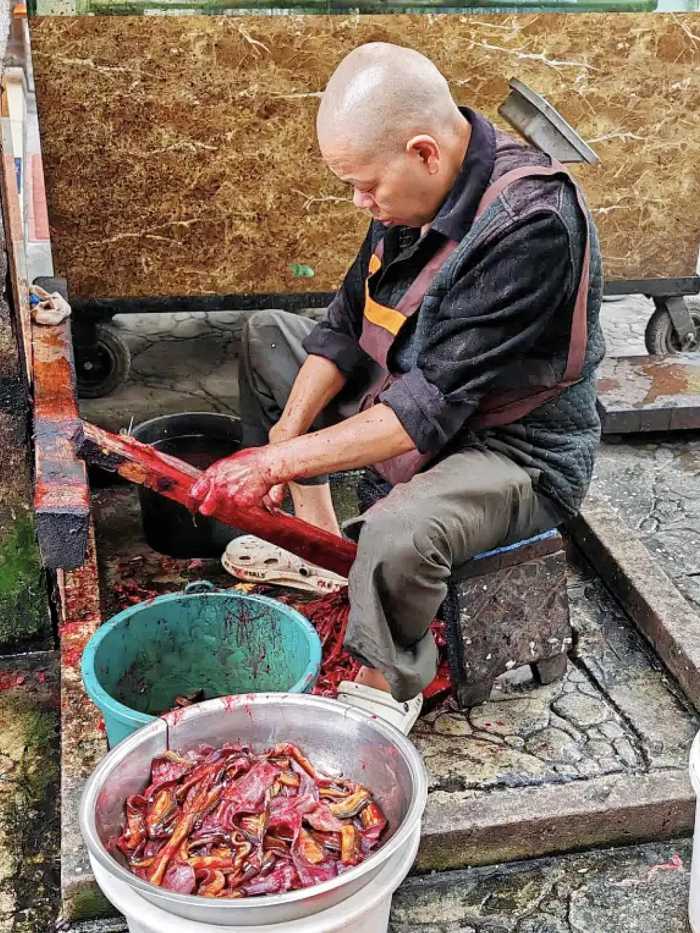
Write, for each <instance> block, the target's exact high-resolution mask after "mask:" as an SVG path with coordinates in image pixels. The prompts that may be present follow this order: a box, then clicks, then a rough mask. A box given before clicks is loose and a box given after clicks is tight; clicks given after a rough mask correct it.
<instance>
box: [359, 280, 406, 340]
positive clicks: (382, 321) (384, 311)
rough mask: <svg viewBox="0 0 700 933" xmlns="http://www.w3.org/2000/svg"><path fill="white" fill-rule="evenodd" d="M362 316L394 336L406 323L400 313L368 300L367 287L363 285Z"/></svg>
mask: <svg viewBox="0 0 700 933" xmlns="http://www.w3.org/2000/svg"><path fill="white" fill-rule="evenodd" d="M364 315H365V317H366V318H367V320H368V321H371V323H372V324H376V325H377V326H378V327H383V328H384V330H388V331H389V333H390V334H393V335H394V336H396V334H398V332H399V331H400V330H401V328H402V327H403V325H404V323H405V321H406V318H405V317H404V316H403V314H401V312H400V311H396V310H395V309H394V308H387V307H385V306H384V305H380V304H379V303H378V302H376V301H374V299H373V298H370V296H369V290H368V289H367V285H365V310H364Z"/></svg>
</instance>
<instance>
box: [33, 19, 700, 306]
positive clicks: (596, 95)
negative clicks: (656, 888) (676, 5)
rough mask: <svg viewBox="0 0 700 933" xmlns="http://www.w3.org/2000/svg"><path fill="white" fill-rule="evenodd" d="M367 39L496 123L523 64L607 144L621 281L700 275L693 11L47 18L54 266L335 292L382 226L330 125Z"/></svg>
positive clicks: (226, 285) (597, 193) (106, 280)
mask: <svg viewBox="0 0 700 933" xmlns="http://www.w3.org/2000/svg"><path fill="white" fill-rule="evenodd" d="M369 40H387V41H392V42H397V43H400V44H403V45H410V46H413V47H414V48H417V49H419V50H420V51H422V52H424V53H425V54H427V55H429V56H430V57H431V58H432V59H433V60H434V61H435V62H436V64H437V65H438V66H439V67H440V68H441V70H442V71H443V73H444V74H445V75H446V76H447V77H448V79H449V80H450V82H451V85H452V88H453V90H454V94H455V97H456V98H457V100H458V101H459V102H460V103H465V104H469V105H471V106H475V107H476V108H478V109H480V110H482V111H483V112H484V113H486V114H487V115H488V116H489V117H490V118H492V119H496V108H497V107H498V105H499V104H500V103H501V102H502V101H503V100H504V98H505V96H506V94H507V88H508V79H509V78H510V77H518V78H520V79H521V80H523V81H525V82H526V83H527V84H529V85H530V86H531V87H533V88H534V89H536V90H538V91H539V92H540V93H542V94H544V95H545V96H546V97H547V98H548V99H549V100H550V102H551V103H552V104H553V105H554V106H555V107H557V108H558V109H559V110H560V112H561V113H562V114H563V115H564V117H565V118H566V119H567V120H569V122H570V123H572V124H573V126H574V127H575V128H576V129H577V130H578V131H579V132H580V133H581V135H582V136H583V138H584V139H585V140H586V141H587V142H589V143H590V144H591V145H592V146H593V148H594V149H596V150H597V152H598V153H599V155H600V156H601V159H602V163H601V164H600V165H599V166H581V167H578V168H577V170H576V171H577V174H578V175H579V177H580V179H581V180H582V182H583V185H584V188H585V190H586V192H587V194H588V197H589V201H590V203H591V205H592V207H593V209H594V211H595V217H596V220H597V222H598V224H599V228H600V231H601V234H602V240H603V246H604V255H605V266H606V273H607V276H608V278H610V279H619V278H639V277H657V276H658V277H665V276H676V275H678V276H682V275H692V274H693V273H694V271H695V266H696V260H697V253H698V245H699V244H700V169H699V168H698V166H699V165H700V67H699V65H700V26H699V24H698V19H697V17H693V16H692V15H676V14H669V15H664V14H638V15H637V14H635V15H621V14H608V15H605V14H591V15H588V14H586V15H584V14H576V15H572V14H563V15H551V14H546V15H545V14H541V15H540V14H531V15H528V14H521V15H518V16H504V15H486V14H484V15H482V16H459V15H450V16H434V15H423V16H417V15H413V16H407V15H399V16H362V17H359V16H348V17H343V16H335V17H323V16H274V17H208V16H188V17H167V16H163V17H147V18H142V17H111V16H109V17H82V18H79V17H77V18H64V17H55V18H54V17H49V18H39V19H34V20H32V42H33V49H34V66H35V73H36V83H37V94H38V102H39V114H40V123H41V130H42V144H43V152H44V164H45V172H46V187H47V195H48V202H49V216H50V220H51V237H52V244H53V250H54V259H55V265H56V271H57V273H58V274H60V275H65V276H66V277H67V278H68V281H69V283H70V289H71V292H72V293H73V294H80V295H83V296H138V295H156V294H162V295H168V294H201V293H205V292H219V293H224V292H268V291H269V292H278V291H308V290H318V291H327V290H331V289H333V288H334V287H335V286H336V285H337V284H338V282H339V280H340V279H341V277H342V275H343V272H344V270H345V269H346V267H347V265H348V263H349V262H350V261H351V259H352V258H353V256H354V254H355V251H356V249H357V246H358V244H359V242H360V240H361V238H362V236H363V233H364V230H365V228H366V218H365V217H364V216H363V215H361V214H360V212H358V211H357V210H355V209H354V208H353V206H352V204H351V203H350V201H349V192H348V190H347V189H346V188H344V187H343V186H342V185H341V184H340V183H339V182H337V181H336V180H335V179H334V178H333V177H332V176H331V175H330V173H329V172H328V171H327V170H325V168H324V167H323V165H322V163H321V161H320V158H319V155H318V152H317V149H316V142H315V136H314V117H315V112H316V108H317V105H318V97H319V93H320V92H321V91H322V89H323V87H324V85H325V82H326V80H327V78H328V76H329V75H330V73H331V72H332V70H333V68H334V67H335V65H336V64H337V62H338V61H339V60H340V58H341V57H342V56H343V55H344V54H345V53H346V52H348V51H349V50H350V49H351V48H353V47H354V46H356V45H358V44H360V43H362V42H366V41H369ZM291 263H303V264H307V265H309V266H311V267H312V268H313V269H314V270H315V277H314V278H295V277H294V276H293V274H292V271H291V269H290V264H291Z"/></svg>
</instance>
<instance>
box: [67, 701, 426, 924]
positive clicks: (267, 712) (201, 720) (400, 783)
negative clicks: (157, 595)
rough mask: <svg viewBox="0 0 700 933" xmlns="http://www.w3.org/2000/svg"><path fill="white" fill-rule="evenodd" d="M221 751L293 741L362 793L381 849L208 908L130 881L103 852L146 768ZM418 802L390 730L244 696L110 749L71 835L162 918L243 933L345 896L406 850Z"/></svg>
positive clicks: (418, 780) (405, 747) (406, 748)
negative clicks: (291, 887)
mask: <svg viewBox="0 0 700 933" xmlns="http://www.w3.org/2000/svg"><path fill="white" fill-rule="evenodd" d="M223 742H243V743H246V744H248V745H251V746H252V747H253V748H254V749H255V750H256V751H262V750H264V749H265V748H267V747H269V746H270V745H274V744H275V743H277V742H293V743H294V744H296V745H298V746H299V747H300V748H301V749H302V750H303V751H304V752H305V753H306V754H307V755H308V756H309V758H310V759H311V761H312V762H313V763H314V765H315V766H316V767H317V768H318V769H319V770H320V771H325V772H326V773H327V774H331V775H332V774H340V773H342V774H343V775H345V776H346V777H349V778H352V779H353V780H356V781H360V782H362V783H363V784H366V785H367V786H368V787H369V788H370V789H371V790H372V792H373V793H374V795H375V797H376V799H377V801H378V802H379V804H380V806H381V807H382V809H383V810H384V813H385V814H386V816H387V819H388V821H389V826H388V829H387V834H386V836H385V838H384V843H383V845H382V846H381V848H379V849H378V850H377V851H376V852H375V853H373V854H372V855H371V856H370V858H368V859H367V861H365V862H363V863H362V864H360V865H357V866H356V867H355V868H352V869H350V870H349V871H347V872H345V873H344V874H342V875H340V876H339V877H337V878H333V879H331V880H330V881H326V882H324V883H323V884H320V885H316V886H315V887H313V888H308V889H305V890H302V891H290V892H288V893H287V894H276V895H269V896H266V897H256V898H244V899H237V900H216V899H210V898H205V897H196V896H192V895H184V894H177V893H175V892H172V891H165V890H163V889H161V888H159V887H156V886H155V885H152V884H150V883H148V882H146V881H142V880H141V879H140V878H137V877H136V876H135V875H133V874H131V872H130V871H128V869H127V868H126V867H125V864H124V863H122V862H120V861H118V860H117V858H115V857H113V856H112V855H111V854H110V853H109V852H108V851H107V848H106V844H107V842H108V840H109V839H110V838H111V837H113V836H116V835H118V834H119V831H120V827H121V822H122V819H123V813H124V810H123V807H124V801H125V799H126V797H128V796H129V795H130V794H135V793H140V792H141V791H142V790H143V788H144V787H145V786H146V784H147V783H148V779H149V770H150V763H151V759H152V758H154V757H155V756H156V755H159V754H162V752H163V751H165V750H166V749H169V748H170V749H176V750H178V751H187V750H188V749H191V748H195V747H196V746H197V745H199V744H200V743H207V744H211V745H220V744H222V743H223ZM426 796H427V781H426V775H425V769H424V767H423V763H422V761H421V758H420V755H419V754H418V752H417V750H416V749H415V747H414V746H413V745H412V744H411V742H410V741H409V740H408V739H406V738H405V737H404V736H403V735H401V734H400V733H399V732H398V731H397V730H396V729H394V728H393V727H392V726H389V725H387V724H386V723H384V722H382V721H381V720H379V719H376V718H374V717H372V716H369V715H367V714H366V713H364V712H361V711H359V710H354V709H351V708H349V707H347V706H345V705H343V704H340V703H337V702H336V701H335V700H327V699H324V698H322V697H314V696H307V695H303V694H296V695H295V694H279V693H260V694H246V695H243V696H236V697H223V698H219V699H216V700H209V701H207V702H206V703H200V704H197V705H196V706H191V707H188V708H186V709H184V710H177V711H176V712H174V713H168V714H167V715H166V716H163V717H161V718H160V719H157V720H156V721H155V722H153V723H151V724H150V725H148V726H145V727H144V728H142V729H140V730H139V731H138V732H136V733H134V735H132V736H130V737H129V738H127V739H125V740H124V741H123V742H121V743H120V744H119V745H117V746H116V747H115V748H114V749H113V750H112V751H111V752H109V754H108V755H106V756H105V758H104V759H103V760H102V761H101V762H100V764H99V765H98V767H97V768H96V769H95V771H94V773H93V774H92V776H91V777H90V779H89V780H88V782H87V784H86V787H85V790H84V792H83V797H82V801H81V805H80V829H81V832H82V834H83V838H84V839H85V842H86V843H87V846H88V848H89V850H90V853H91V855H92V856H93V858H95V859H96V860H97V861H98V862H99V864H100V865H101V866H102V867H103V868H105V869H106V870H107V871H108V872H109V873H110V874H111V875H113V876H114V877H115V878H118V879H119V880H121V881H124V882H126V883H127V884H129V885H130V886H131V887H132V888H133V889H134V890H135V891H137V892H138V893H139V894H140V895H141V896H142V897H145V898H146V899H147V900H149V901H151V902H152V903H154V904H156V905H157V906H158V907H160V908H162V909H163V910H166V911H169V912H170V913H172V914H176V915H177V916H180V917H185V918H187V919H189V920H196V921H199V922H203V923H211V924H220V925H224V926H253V925H256V924H260V925H263V924H266V923H267V924H272V923H283V922H285V921H291V920H295V919H298V918H300V917H305V916H311V915H312V914H314V913H317V912H318V911H320V910H323V909H325V908H327V907H330V906H331V905H333V904H337V903H339V902H340V901H342V900H343V899H344V898H346V897H349V896H350V895H351V894H354V893H355V892H356V891H357V890H358V889H359V888H361V887H362V886H363V885H364V884H367V882H368V881H369V880H370V879H371V878H373V877H374V876H375V875H376V874H377V872H378V871H379V870H380V869H381V867H382V866H383V865H384V864H385V863H386V862H387V860H388V859H390V858H391V857H392V856H394V855H397V854H398V853H399V852H400V851H401V849H402V848H403V847H404V846H405V845H406V844H407V843H408V841H409V839H410V837H411V836H412V834H413V833H414V832H415V829H416V826H418V825H419V824H420V820H421V817H422V814H423V810H424V808H425V802H426Z"/></svg>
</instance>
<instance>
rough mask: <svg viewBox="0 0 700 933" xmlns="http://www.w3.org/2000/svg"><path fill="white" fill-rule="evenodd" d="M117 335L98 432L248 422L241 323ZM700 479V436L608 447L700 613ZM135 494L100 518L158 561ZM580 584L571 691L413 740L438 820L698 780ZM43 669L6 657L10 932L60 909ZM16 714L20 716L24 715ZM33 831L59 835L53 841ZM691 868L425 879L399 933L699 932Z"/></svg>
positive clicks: (638, 658) (220, 318)
mask: <svg viewBox="0 0 700 933" xmlns="http://www.w3.org/2000/svg"><path fill="white" fill-rule="evenodd" d="M651 311H652V307H651V304H650V302H648V301H647V300H646V299H644V298H638V297H632V298H626V299H624V300H623V301H616V302H610V303H606V304H605V305H604V308H603V322H604V327H605V332H606V339H607V342H608V351H609V353H610V354H612V355H626V354H635V353H644V343H643V331H644V326H645V324H646V321H647V319H648V317H649V315H650V314H651ZM116 323H117V325H118V326H120V327H121V328H123V330H124V332H125V335H126V336H127V339H128V340H129V342H130V344H131V346H132V350H133V353H134V366H133V369H132V374H131V376H130V379H129V381H128V383H127V384H125V385H124V386H123V387H122V388H120V389H119V390H118V391H117V392H115V393H114V394H113V395H112V396H110V397H109V398H106V399H101V400H94V401H88V400H84V401H83V403H82V406H81V408H82V413H83V415H84V416H85V417H87V418H90V419H92V420H94V421H96V422H98V423H100V424H104V425H106V426H108V427H112V428H117V427H122V426H128V424H129V422H130V421H131V419H132V418H133V420H134V422H138V421H140V420H144V419H146V418H148V417H152V416H154V415H157V414H161V413H163V412H166V411H182V410H183V409H185V408H192V409H196V410H220V411H230V412H235V411H237V394H236V374H237V341H238V335H239V333H240V325H241V320H240V315H238V314H234V313H233V312H231V313H229V314H228V315H227V314H220V315H216V316H211V318H210V319H209V318H207V317H206V316H195V315H171V316H168V315H161V316H159V317H155V316H144V317H142V318H139V317H130V318H128V319H122V320H121V321H117V322H116ZM699 478H700V439H699V438H698V437H697V435H696V434H687V435H683V436H681V437H671V436H669V437H666V438H659V439H654V438H643V439H642V440H641V441H627V442H625V443H624V444H620V445H615V446H611V445H607V444H604V445H603V447H602V449H601V454H600V457H599V461H598V467H597V474H596V491H597V492H598V493H600V491H601V490H603V491H605V492H606V493H607V494H609V495H611V496H612V497H613V499H614V504H615V505H616V507H618V508H619V509H620V513H621V515H622V517H623V519H624V520H625V521H627V522H628V523H629V524H630V526H631V527H634V528H635V529H636V530H637V531H638V532H639V533H640V534H642V535H643V536H644V538H645V541H646V542H647V544H648V546H649V547H651V548H652V553H653V554H654V555H655V557H657V558H658V560H659V561H660V563H661V565H662V566H663V567H664V568H665V569H666V570H667V572H668V573H670V574H671V576H672V577H673V579H674V580H675V581H676V583H677V586H678V588H679V590H680V591H681V592H682V593H683V594H684V595H685V596H686V598H688V599H689V600H690V601H692V602H693V603H696V599H697V598H698V597H697V593H696V590H695V586H696V572H697V570H698V569H699V568H698V567H696V562H695V560H694V554H695V551H694V550H693V549H692V548H689V547H688V546H687V544H688V541H691V540H692V541H694V536H695V535H696V534H697V533H698V532H697V528H698V517H699V516H698V514H697V505H696V503H697V502H698V501H700V489H698V490H696V489H695V486H696V485H697V483H698V482H699V481H700V479H699ZM134 496H135V493H134V491H133V490H131V489H127V488H123V489H122V490H120V491H119V494H118V495H117V496H116V497H108V496H106V495H101V494H98V495H97V500H98V512H99V511H100V509H101V508H102V506H100V505H99V503H100V502H101V501H103V502H105V503H107V504H106V505H105V506H104V507H105V508H107V509H108V511H109V510H110V509H111V510H112V516H113V517H114V516H115V515H119V516H120V520H121V521H122V523H124V536H123V537H122V538H121V541H122V542H126V541H130V542H131V544H129V547H131V548H133V547H136V549H137V551H139V552H140V553H142V554H144V555H145V560H146V561H150V560H152V561H154V562H157V557H156V556H154V555H153V552H148V549H147V548H146V546H145V545H144V544H143V543H142V542H140V543H139V541H138V538H134V532H133V523H134V521H135V520H136V517H137V513H136V511H135V500H134ZM129 516H131V517H129ZM130 522H131V524H129V523H130ZM127 526H128V527H127ZM129 528H131V531H129ZM127 550H128V548H127ZM134 553H136V552H134ZM149 554H150V555H151V556H149ZM119 556H120V554H119V549H117V550H115V553H114V555H113V556H112V557H111V558H110V557H109V555H108V554H106V553H105V552H104V551H103V558H104V559H105V560H107V561H108V562H109V561H110V560H111V561H112V570H113V571H114V567H115V566H116V563H117V562H118V558H119ZM121 556H122V557H129V556H133V555H130V554H127V553H126V552H125V553H124V554H121ZM154 572H157V567H156V566H155V563H154ZM200 575H201V571H200ZM570 583H571V587H570V599H571V605H572V617H573V622H574V627H575V629H576V631H577V636H578V638H577V647H576V652H575V654H574V657H573V659H572V664H571V666H570V669H569V672H568V674H567V677H566V679H565V680H564V681H563V682H561V683H560V684H556V685H553V686H550V687H544V688H541V687H540V688H537V687H534V685H532V684H531V683H528V682H527V680H525V681H523V682H520V683H518V682H517V679H514V682H513V683H511V684H510V685H506V687H505V689H501V690H500V691H496V692H495V695H494V696H493V697H492V700H491V702H490V703H489V704H487V705H485V706H482V707H478V708H476V709H474V710H472V711H470V712H468V713H464V712H459V711H457V710H456V709H454V708H452V707H451V706H450V704H449V703H448V704H447V705H445V706H444V707H442V708H441V709H439V710H436V711H435V712H434V713H431V714H429V715H428V716H427V717H425V718H424V720H423V721H422V722H421V724H420V726H419V727H418V728H417V730H416V733H415V740H416V743H417V744H418V746H419V747H420V748H421V749H422V750H423V752H424V754H425V757H426V764H427V766H428V768H429V772H430V780H431V787H432V791H433V794H432V799H433V801H434V809H436V811H441V813H442V815H444V813H445V812H454V813H455V815H456V816H457V815H458V814H459V812H460V810H461V809H462V808H464V807H466V806H468V805H470V804H471V803H472V802H475V803H477V804H478V801H479V800H484V801H486V802H487V801H489V800H490V799H492V796H493V795H494V794H499V793H503V792H504V791H506V792H508V793H514V790H513V789H514V788H515V789H516V790H517V788H518V787H521V788H525V789H527V788H528V787H529V788H531V789H536V788H537V787H539V786H540V785H542V784H547V783H549V784H554V785H557V784H558V783H560V782H572V781H573V782H575V785H576V784H579V785H581V786H583V785H585V784H586V783H588V782H593V783H591V784H590V786H591V787H593V786H594V785H595V783H596V782H597V781H601V780H602V781H607V780H617V779H618V778H625V777H626V776H635V775H640V774H646V773H653V772H654V770H655V769H658V773H659V774H660V775H663V774H668V775H669V779H670V777H671V775H672V774H677V773H680V772H681V771H683V770H684V769H685V762H686V760H687V752H688V745H689V742H690V740H691V738H692V736H693V735H694V733H695V731H696V729H697V720H696V717H695V715H694V713H693V712H692V711H691V710H690V709H689V708H688V705H687V703H685V701H684V700H683V698H682V696H681V695H680V694H679V692H678V690H677V688H676V687H675V686H674V684H673V683H672V681H671V680H670V679H669V678H668V676H667V675H666V673H665V672H664V670H663V669H662V667H661V666H660V665H659V664H658V662H657V661H656V659H655V658H654V656H653V654H652V653H651V651H650V650H649V648H648V646H647V645H646V643H645V642H644V641H643V640H642V639H641V637H640V636H639V635H638V633H637V632H636V631H635V630H634V627H633V626H631V625H630V623H629V622H627V620H626V619H625V618H624V616H623V615H622V613H621V612H620V611H619V609H618V608H617V607H616V606H615V604H614V602H613V601H612V600H611V597H610V595H609V594H608V593H607V592H606V590H605V588H604V587H603V586H602V585H601V584H600V582H599V581H598V580H597V579H596V578H595V575H594V574H591V572H590V570H588V569H587V568H586V567H585V566H584V565H582V564H572V568H571V580H570ZM49 660H50V659H49ZM23 664H24V665H25V666H24V667H23V666H22V665H23ZM33 665H34V666H33V667H31V670H30V673H29V674H27V671H26V669H25V668H26V663H25V662H15V661H12V660H7V659H6V663H5V667H4V668H3V670H0V687H3V689H1V690H0V722H6V723H14V724H15V726H16V728H15V731H13V729H11V728H3V729H2V730H1V731H0V813H1V814H2V819H1V820H0V828H1V831H0V843H1V844H0V850H1V851H2V853H3V856H2V858H0V933H48V931H49V930H51V929H52V921H53V919H55V917H56V913H57V909H58V908H57V899H56V893H57V892H56V888H55V881H56V875H55V872H56V858H57V849H56V843H57V837H56V826H57V823H56V805H55V800H56V796H55V790H54V789H55V786H56V783H55V781H56V778H55V773H52V771H51V762H52V761H55V760H56V735H55V716H56V706H55V703H56V698H55V693H52V692H51V690H48V688H45V687H44V685H45V684H46V677H47V676H49V675H47V673H46V672H47V671H48V672H49V674H50V671H51V669H52V668H51V665H50V663H48V662H47V660H46V658H44V657H43V656H42V658H40V659H39V660H38V661H35V662H33ZM17 674H19V676H20V680H17V676H16V675H17ZM37 674H39V675H40V676H39V677H38V679H37ZM3 676H4V677H5V679H4V680H3ZM13 678H14V679H13ZM49 681H50V676H49ZM52 698H53V699H52ZM18 704H19V706H18ZM52 704H53V705H52ZM20 707H21V709H22V710H24V712H23V713H22V714H21V715H18V714H17V710H18V709H19V708H20ZM52 717H53V718H52ZM52 723H53V724H54V725H52ZM37 724H39V725H41V728H39V727H38V725H37ZM17 729H19V730H20V732H21V734H20V733H17V731H16V730H17ZM37 773H39V774H44V775H45V780H43V781H41V782H39V785H38V786H37V785H32V784H31V783H30V784H27V783H26V779H25V776H26V775H27V774H33V775H36V774H37ZM27 788H29V790H27ZM32 788H33V789H32ZM18 795H19V796H18ZM18 814H20V815H21V818H20V816H18ZM611 818H612V814H611ZM41 821H43V822H41ZM37 826H44V827H46V829H45V833H44V836H43V837H42V838H41V839H39V837H37V835H36V830H37ZM689 866H690V843H689V841H688V840H673V841H671V842H659V843H653V844H648V845H640V846H631V847H629V848H624V849H620V848H616V849H611V850H605V849H599V850H593V851H591V852H587V853H584V854H581V855H571V856H564V857H561V858H546V859H531V860H529V861H525V862H517V861H516V862H509V863H507V864H501V865H494V866H489V867H486V868H474V869H466V870H459V871H443V872H436V873H433V874H428V875H425V876H422V877H412V878H410V879H408V880H407V881H406V882H405V883H404V885H403V886H402V887H401V889H400V890H399V892H398V894H397V896H396V898H395V901H394V906H393V911H392V920H391V931H392V933H404V931H405V933H413V931H415V933H628V931H629V933H638V931H639V933H642V931H644V933H648V931H652V930H653V931H654V933H689V930H690V928H689V926H688V923H687V920H686V912H685V904H686V900H687V894H688V886H689ZM52 885H53V887H52ZM60 929H61V930H62V931H64V930H65V931H67V930H71V931H74V933H92V931H94V933H121V931H124V930H125V929H126V928H125V926H124V924H123V923H121V922H120V921H96V922H94V923H82V924H73V925H69V924H65V923H63V924H61V925H60Z"/></svg>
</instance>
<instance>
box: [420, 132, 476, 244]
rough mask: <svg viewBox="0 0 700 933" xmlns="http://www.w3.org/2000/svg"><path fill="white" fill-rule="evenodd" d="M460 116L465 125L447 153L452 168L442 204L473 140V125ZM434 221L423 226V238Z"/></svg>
mask: <svg viewBox="0 0 700 933" xmlns="http://www.w3.org/2000/svg"><path fill="white" fill-rule="evenodd" d="M460 116H461V117H462V121H463V124H462V125H460V127H459V130H458V132H457V133H456V135H455V142H454V144H453V145H451V146H450V147H449V149H448V151H447V153H446V155H447V160H448V163H449V166H450V171H449V174H448V176H447V181H446V185H445V191H444V194H443V197H442V199H441V201H440V204H442V203H443V202H444V200H445V198H446V197H447V195H448V194H449V193H450V191H452V189H453V188H454V185H455V182H456V181H457V178H458V177H459V173H460V172H461V170H462V165H463V163H464V160H465V159H466V157H467V149H468V148H469V142H470V140H471V138H472V125H471V123H470V122H469V120H467V118H466V117H465V116H464V114H460ZM433 220H435V218H434V217H433V218H432V220H430V221H429V222H428V223H426V224H423V226H422V227H421V228H420V235H421V236H422V237H423V236H425V234H426V233H427V232H428V230H430V225H431V223H432V222H433Z"/></svg>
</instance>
